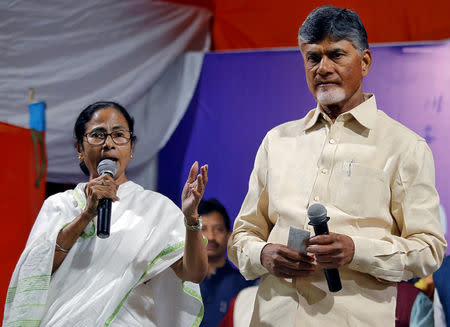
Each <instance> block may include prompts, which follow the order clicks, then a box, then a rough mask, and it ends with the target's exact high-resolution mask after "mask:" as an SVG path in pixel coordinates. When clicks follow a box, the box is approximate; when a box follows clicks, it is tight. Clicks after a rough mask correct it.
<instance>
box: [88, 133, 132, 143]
mask: <svg viewBox="0 0 450 327" xmlns="http://www.w3.org/2000/svg"><path fill="white" fill-rule="evenodd" d="M117 132H128V133H130V137H129V138H126V137H124V138H126V139H127V141H126V142H125V143H117V142H116V141H115V140H114V137H113V136H112V135H113V134H114V133H117ZM91 133H101V134H103V135H104V139H103V142H102V143H98V144H92V143H90V142H89V138H88V135H89V134H91ZM83 136H84V137H86V142H88V144H90V145H94V146H95V145H103V144H105V143H106V140H107V138H108V136H111V140H112V141H113V142H114V144H116V145H125V144H128V143H130V141H131V139H132V138H133V132H132V131H127V130H118V131H112V132H111V133H106V132H100V131H90V132H89V133H84V134H83Z"/></svg>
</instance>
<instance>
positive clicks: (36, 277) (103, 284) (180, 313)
mask: <svg viewBox="0 0 450 327" xmlns="http://www.w3.org/2000/svg"><path fill="white" fill-rule="evenodd" d="M85 185H86V184H84V183H83V184H78V185H77V187H76V188H75V190H69V191H66V192H64V193H59V194H56V195H54V196H51V197H49V198H48V199H47V200H46V201H45V203H44V205H43V207H42V209H41V211H40V213H39V216H38V218H37V220H36V223H35V225H34V226H33V229H32V231H31V234H30V237H29V239H28V242H27V245H26V247H25V250H24V252H23V253H22V255H21V257H20V259H19V262H18V264H17V266H16V269H15V271H14V273H13V276H12V279H11V283H10V287H9V289H8V298H7V301H6V306H5V316H4V322H3V326H5V327H6V326H22V325H26V326H46V327H51V326H54V327H57V326H61V327H62V326H86V327H91V326H92V327H98V326H133V325H136V323H137V324H140V325H141V326H143V325H144V324H145V326H156V325H157V326H197V325H198V324H199V323H200V320H201V316H202V313H203V307H202V304H201V297H200V289H199V286H198V285H197V284H193V283H187V282H185V283H182V281H181V280H179V279H178V278H177V277H176V275H175V274H174V273H173V271H172V269H170V268H169V267H170V265H171V264H173V263H174V262H175V261H177V260H178V259H179V258H181V257H182V255H183V251H184V237H185V228H184V223H183V219H184V218H183V213H182V212H181V211H180V209H179V208H178V207H177V206H176V205H175V204H173V203H172V202H171V201H170V200H169V199H167V198H166V197H164V196H162V195H161V194H158V193H156V192H152V191H148V190H144V189H143V188H142V187H141V186H139V185H137V184H135V183H133V182H131V181H128V182H126V183H124V184H121V185H120V186H119V189H118V191H117V196H118V197H119V198H120V200H119V201H115V202H113V203H112V216H111V235H110V237H109V238H107V239H101V238H98V237H97V236H96V230H95V223H96V219H94V220H93V221H91V222H90V223H89V225H88V226H87V227H86V228H85V230H84V232H83V233H82V235H81V236H80V237H79V238H78V240H77V241H76V242H75V244H74V245H73V247H72V248H71V249H70V251H69V253H68V254H67V255H66V257H65V259H64V261H63V262H62V264H61V265H60V267H59V268H58V269H57V270H56V272H55V273H54V274H53V275H51V269H52V263H53V255H54V251H55V242H56V238H57V235H58V233H59V231H60V230H61V228H63V227H64V226H65V225H67V224H68V223H70V222H71V221H72V220H73V219H74V218H75V217H77V216H78V215H79V214H80V213H81V212H82V210H83V208H84V207H85V203H86V198H85V194H84V188H85ZM161 285H164V286H167V285H171V286H170V288H167V289H166V291H165V292H161V291H158V289H161ZM156 295H157V296H156ZM149 301H150V303H149ZM154 308H164V310H155V309H154ZM167 311H170V313H171V317H172V319H171V320H169V324H163V323H158V324H157V322H159V321H160V320H163V319H162V318H161V316H160V315H159V314H160V313H161V315H162V316H167ZM130 314H131V315H132V317H133V320H130V318H129V317H130ZM25 321H26V322H27V323H24V322H25Z"/></svg>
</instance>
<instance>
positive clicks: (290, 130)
mask: <svg viewBox="0 0 450 327" xmlns="http://www.w3.org/2000/svg"><path fill="white" fill-rule="evenodd" d="M314 110H315V109H312V110H310V111H309V112H308V113H307V114H306V115H305V116H304V117H303V118H301V119H296V120H291V121H287V122H285V123H282V124H280V125H277V126H275V127H274V128H272V129H271V130H269V131H268V132H267V135H268V136H269V137H271V136H275V137H290V136H297V135H299V134H302V133H303V131H304V130H305V128H306V126H307V123H308V122H309V121H310V120H311V118H312V116H313V114H314Z"/></svg>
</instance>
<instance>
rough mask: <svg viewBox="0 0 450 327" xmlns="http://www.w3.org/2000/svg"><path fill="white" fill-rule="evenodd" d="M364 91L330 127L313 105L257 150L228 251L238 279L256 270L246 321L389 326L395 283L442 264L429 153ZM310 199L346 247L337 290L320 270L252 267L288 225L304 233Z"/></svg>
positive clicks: (284, 237)
mask: <svg viewBox="0 0 450 327" xmlns="http://www.w3.org/2000/svg"><path fill="white" fill-rule="evenodd" d="M365 97H366V101H365V102H363V103H362V104H360V105H359V106H357V107H356V108H354V109H353V110H351V111H349V112H347V113H344V114H342V115H340V116H339V117H338V118H337V119H336V121H335V123H334V124H331V121H330V120H329V118H328V117H327V116H326V115H323V114H322V113H321V112H320V110H319V109H318V108H316V109H314V110H311V111H310V112H309V113H308V114H307V115H306V116H305V117H304V118H303V119H301V120H298V121H293V122H288V123H285V124H283V125H280V126H278V127H276V128H274V129H272V130H271V131H269V133H267V135H266V137H265V138H264V140H263V142H262V144H261V146H260V148H259V150H258V153H257V155H256V159H255V166H254V169H253V172H252V174H251V176H250V182H249V191H248V193H247V196H246V198H245V200H244V203H243V204H242V208H241V210H240V213H239V215H238V217H237V219H236V221H235V224H234V231H233V234H232V236H231V238H230V241H229V249H228V255H229V257H230V259H231V261H233V262H234V263H235V264H236V265H237V266H238V267H239V269H240V271H241V273H242V274H243V275H244V276H245V277H246V278H247V279H253V278H256V277H258V276H259V275H262V280H261V284H260V287H259V290H258V294H257V299H256V303H255V312H254V315H253V318H252V325H251V326H326V324H327V323H328V324H329V325H330V326H358V327H360V326H380V327H386V326H394V321H395V319H394V315H395V305H396V282H398V281H401V280H407V279H410V278H412V277H415V276H426V275H428V274H430V273H432V272H433V271H434V270H436V269H437V268H438V267H439V265H440V263H441V261H442V258H443V255H444V252H445V248H446V241H445V239H444V236H443V233H442V229H441V226H440V221H439V197H438V194H437V192H436V189H435V181H434V163H433V157H432V154H431V151H430V149H429V147H428V146H427V144H426V142H425V140H424V139H423V138H421V137H419V136H418V135H416V134H415V133H413V132H412V131H410V130H409V129H407V128H406V127H404V126H402V125H401V124H399V123H398V122H396V121H394V120H392V119H391V118H389V117H388V116H387V115H386V114H385V113H384V112H382V111H380V110H378V109H377V106H376V102H375V96H373V95H365ZM316 202H319V203H321V204H323V205H324V206H325V207H326V208H327V210H328V216H330V217H331V219H330V221H329V222H328V226H329V229H330V231H332V232H335V233H341V234H346V235H349V236H350V237H351V238H352V239H353V241H354V243H355V254H354V258H353V261H352V262H351V263H350V264H349V265H347V266H344V267H341V268H340V269H339V271H340V275H341V280H342V286H343V289H342V290H341V291H339V292H337V293H330V292H329V291H328V287H327V283H326V280H325V277H324V274H323V271H321V270H318V271H317V272H316V273H314V274H313V275H312V276H311V277H308V278H303V279H300V278H298V279H294V280H291V279H280V278H276V277H274V276H273V275H270V274H268V271H267V270H266V269H265V268H264V267H263V266H262V265H261V263H260V254H261V250H262V248H263V247H264V245H266V244H267V242H269V243H279V244H285V245H286V244H287V239H288V232H289V226H296V227H299V228H303V229H306V230H309V231H311V235H314V231H313V229H312V227H311V226H309V225H308V222H309V220H308V218H307V214H306V212H307V208H308V207H309V205H311V204H313V203H316Z"/></svg>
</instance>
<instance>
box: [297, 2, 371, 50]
mask: <svg viewBox="0 0 450 327" xmlns="http://www.w3.org/2000/svg"><path fill="white" fill-rule="evenodd" d="M327 37H329V38H330V39H331V40H333V41H341V40H348V41H350V42H352V43H353V46H354V47H355V48H356V49H357V50H358V51H359V52H360V53H361V52H362V51H363V50H365V49H369V42H368V41H367V33H366V29H365V28H364V25H363V23H362V21H361V19H360V18H359V16H358V14H357V13H356V12H354V11H353V10H350V9H343V8H336V7H334V6H322V7H319V8H316V9H314V10H313V11H312V12H311V13H310V14H309V15H308V17H306V19H305V21H304V22H303V24H302V26H301V27H300V30H299V32H298V42H299V44H302V43H317V42H321V41H323V40H325V39H326V38H327Z"/></svg>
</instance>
